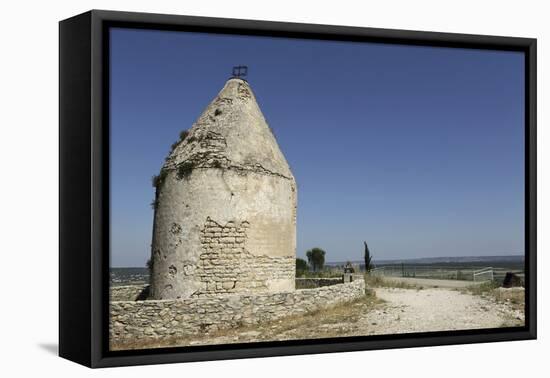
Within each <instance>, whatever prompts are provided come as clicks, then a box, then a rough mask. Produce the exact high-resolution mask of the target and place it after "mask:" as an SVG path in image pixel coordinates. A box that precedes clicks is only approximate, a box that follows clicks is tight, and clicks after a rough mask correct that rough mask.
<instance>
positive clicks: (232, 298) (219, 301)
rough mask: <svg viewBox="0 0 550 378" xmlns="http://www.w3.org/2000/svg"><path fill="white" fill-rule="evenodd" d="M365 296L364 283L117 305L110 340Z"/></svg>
mask: <svg viewBox="0 0 550 378" xmlns="http://www.w3.org/2000/svg"><path fill="white" fill-rule="evenodd" d="M364 294H365V283H364V281H362V280H360V281H355V282H352V283H349V284H338V285H332V286H324V287H320V288H316V289H305V290H296V291H293V292H283V293H266V294H235V295H224V296H218V297H198V298H189V299H179V300H174V299H167V300H147V301H137V302H136V301H114V302H111V306H110V325H109V333H110V341H111V342H112V343H116V342H118V341H125V340H131V339H150V340H155V339H162V338H165V337H184V336H185V335H189V334H197V333H201V332H204V331H214V330H217V329H221V328H231V327H238V326H241V325H249V324H256V323H260V322H266V321H272V320H275V319H279V318H282V317H285V316H289V315H299V314H303V313H307V312H310V311H314V310H318V309H321V308H325V307H329V306H332V305H335V304H337V303H340V302H346V301H351V300H353V299H356V298H359V297H361V296H363V295H364Z"/></svg>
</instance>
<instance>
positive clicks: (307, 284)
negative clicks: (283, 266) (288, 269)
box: [296, 277, 344, 289]
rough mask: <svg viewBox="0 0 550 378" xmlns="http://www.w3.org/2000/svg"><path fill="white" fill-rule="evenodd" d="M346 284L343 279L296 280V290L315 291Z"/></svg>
mask: <svg viewBox="0 0 550 378" xmlns="http://www.w3.org/2000/svg"><path fill="white" fill-rule="evenodd" d="M341 283H344V279H343V277H339V278H337V277H335V278H296V289H313V288H316V287H323V286H332V285H338V284H341Z"/></svg>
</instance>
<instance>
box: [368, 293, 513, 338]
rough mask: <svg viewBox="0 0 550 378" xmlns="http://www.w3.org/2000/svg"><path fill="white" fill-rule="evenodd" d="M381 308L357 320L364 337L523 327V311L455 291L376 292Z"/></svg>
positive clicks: (488, 299)
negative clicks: (365, 334) (369, 335)
mask: <svg viewBox="0 0 550 378" xmlns="http://www.w3.org/2000/svg"><path fill="white" fill-rule="evenodd" d="M376 296H377V297H378V298H380V299H382V300H384V301H385V302H386V303H385V306H383V307H382V308H379V309H375V310H373V311H371V312H369V313H367V314H366V316H365V317H364V318H363V319H361V323H363V326H364V328H363V329H365V330H367V334H387V333H390V334H391V333H407V332H429V331H446V330H459V329H479V328H495V327H503V326H515V325H523V322H524V314H523V311H519V310H515V309H513V308H512V306H510V305H508V304H506V303H498V302H496V301H495V300H491V299H490V298H485V297H481V296H477V295H471V294H469V293H463V292H461V291H458V290H450V289H440V288H437V289H424V290H410V289H393V288H379V289H376Z"/></svg>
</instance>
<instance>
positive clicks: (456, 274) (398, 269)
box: [371, 264, 523, 282]
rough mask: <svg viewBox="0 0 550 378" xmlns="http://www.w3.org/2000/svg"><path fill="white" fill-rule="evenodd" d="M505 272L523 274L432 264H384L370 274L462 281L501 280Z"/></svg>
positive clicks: (517, 271) (496, 269)
mask: <svg viewBox="0 0 550 378" xmlns="http://www.w3.org/2000/svg"><path fill="white" fill-rule="evenodd" d="M507 272H512V273H515V274H517V275H519V276H522V275H523V270H517V269H513V270H510V269H507V268H494V267H457V266H456V265H455V266H442V265H438V266H434V265H406V264H397V265H385V266H380V267H376V268H374V269H373V270H372V271H371V274H373V275H378V276H386V277H413V278H430V279H442V280H462V281H475V282H480V281H493V280H499V281H502V280H503V279H504V276H505V275H506V273H507Z"/></svg>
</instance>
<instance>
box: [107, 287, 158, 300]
mask: <svg viewBox="0 0 550 378" xmlns="http://www.w3.org/2000/svg"><path fill="white" fill-rule="evenodd" d="M148 294H149V285H126V286H111V302H115V301H143V300H145V299H147V297H148Z"/></svg>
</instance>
